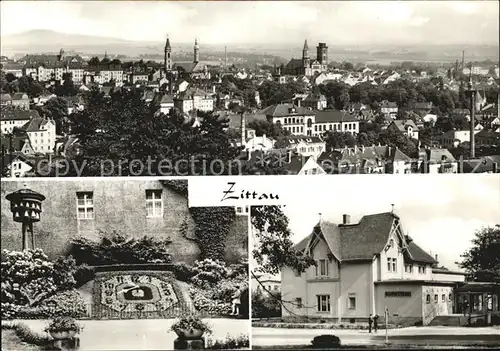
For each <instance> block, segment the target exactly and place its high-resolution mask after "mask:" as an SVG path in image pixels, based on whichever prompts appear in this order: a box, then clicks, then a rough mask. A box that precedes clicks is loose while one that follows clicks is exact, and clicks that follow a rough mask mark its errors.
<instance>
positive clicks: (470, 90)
mask: <svg viewBox="0 0 500 351" xmlns="http://www.w3.org/2000/svg"><path fill="white" fill-rule="evenodd" d="M465 93H466V94H467V96H468V97H469V98H470V143H469V144H470V158H475V157H476V142H475V136H474V127H475V125H474V124H475V117H476V90H475V89H474V88H473V86H472V65H471V66H470V73H469V84H468V85H467V90H466V91H465Z"/></svg>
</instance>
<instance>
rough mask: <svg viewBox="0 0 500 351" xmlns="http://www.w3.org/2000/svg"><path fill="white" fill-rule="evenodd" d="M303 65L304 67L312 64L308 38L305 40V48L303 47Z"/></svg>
mask: <svg viewBox="0 0 500 351" xmlns="http://www.w3.org/2000/svg"><path fill="white" fill-rule="evenodd" d="M302 66H303V67H304V68H308V67H309V66H310V59H309V46H307V39H306V40H305V41H304V48H303V49H302Z"/></svg>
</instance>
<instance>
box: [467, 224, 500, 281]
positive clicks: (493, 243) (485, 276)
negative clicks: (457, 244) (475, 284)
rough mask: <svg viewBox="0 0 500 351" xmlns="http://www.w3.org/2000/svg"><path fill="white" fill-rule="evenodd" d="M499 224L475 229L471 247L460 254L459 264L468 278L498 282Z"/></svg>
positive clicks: (499, 257)
mask: <svg viewBox="0 0 500 351" xmlns="http://www.w3.org/2000/svg"><path fill="white" fill-rule="evenodd" d="M499 252H500V225H499V224H497V225H495V226H494V227H487V228H481V229H479V230H477V231H476V233H475V238H474V239H473V240H472V247H471V248H470V249H469V250H467V251H466V252H465V253H464V254H462V255H461V257H462V258H463V260H462V262H460V263H459V266H460V267H461V268H463V269H465V270H466V272H467V275H468V278H469V279H471V280H473V281H480V282H496V283H500V255H499V254H498V253H499Z"/></svg>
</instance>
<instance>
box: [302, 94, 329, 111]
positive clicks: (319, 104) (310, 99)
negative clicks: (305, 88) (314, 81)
mask: <svg viewBox="0 0 500 351" xmlns="http://www.w3.org/2000/svg"><path fill="white" fill-rule="evenodd" d="M299 101H300V100H299ZM300 106H303V107H306V108H310V109H311V110H324V109H326V106H327V101H326V97H325V95H323V94H309V95H308V96H307V97H306V98H305V99H304V100H302V101H300Z"/></svg>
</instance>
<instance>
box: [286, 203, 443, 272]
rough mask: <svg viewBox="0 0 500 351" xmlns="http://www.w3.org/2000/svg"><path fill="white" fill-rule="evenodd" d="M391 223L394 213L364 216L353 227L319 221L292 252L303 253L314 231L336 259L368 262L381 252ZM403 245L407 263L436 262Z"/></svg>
mask: <svg viewBox="0 0 500 351" xmlns="http://www.w3.org/2000/svg"><path fill="white" fill-rule="evenodd" d="M395 220H399V217H398V216H397V215H396V214H394V213H391V212H385V213H377V214H371V215H365V216H363V217H362V218H361V220H360V221H359V222H358V223H354V224H345V225H344V224H339V225H336V224H333V223H330V222H327V221H321V222H320V223H318V224H317V225H316V226H315V227H314V229H313V232H312V233H311V234H310V235H308V236H307V237H306V238H304V239H302V240H301V241H300V242H299V243H298V244H296V245H295V246H294V249H296V250H298V251H303V250H304V249H305V248H306V247H307V245H308V243H309V241H310V240H311V238H312V236H313V235H314V234H315V232H317V231H318V230H319V229H320V230H321V232H322V233H323V236H324V237H325V241H326V242H327V244H328V246H329V248H330V250H331V251H332V253H333V254H334V255H335V256H336V257H337V258H338V259H339V260H341V261H350V260H371V259H373V257H374V255H376V254H379V253H381V252H382V251H383V250H384V247H385V245H386V244H387V240H388V239H389V235H390V233H391V230H392V227H393V223H394V221H395ZM407 244H408V251H409V253H410V256H411V260H413V261H416V262H423V263H430V264H434V263H436V260H434V259H433V258H432V256H430V255H429V254H428V253H427V252H425V251H424V250H422V249H421V248H420V247H419V246H418V245H417V244H416V243H415V242H413V241H407Z"/></svg>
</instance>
